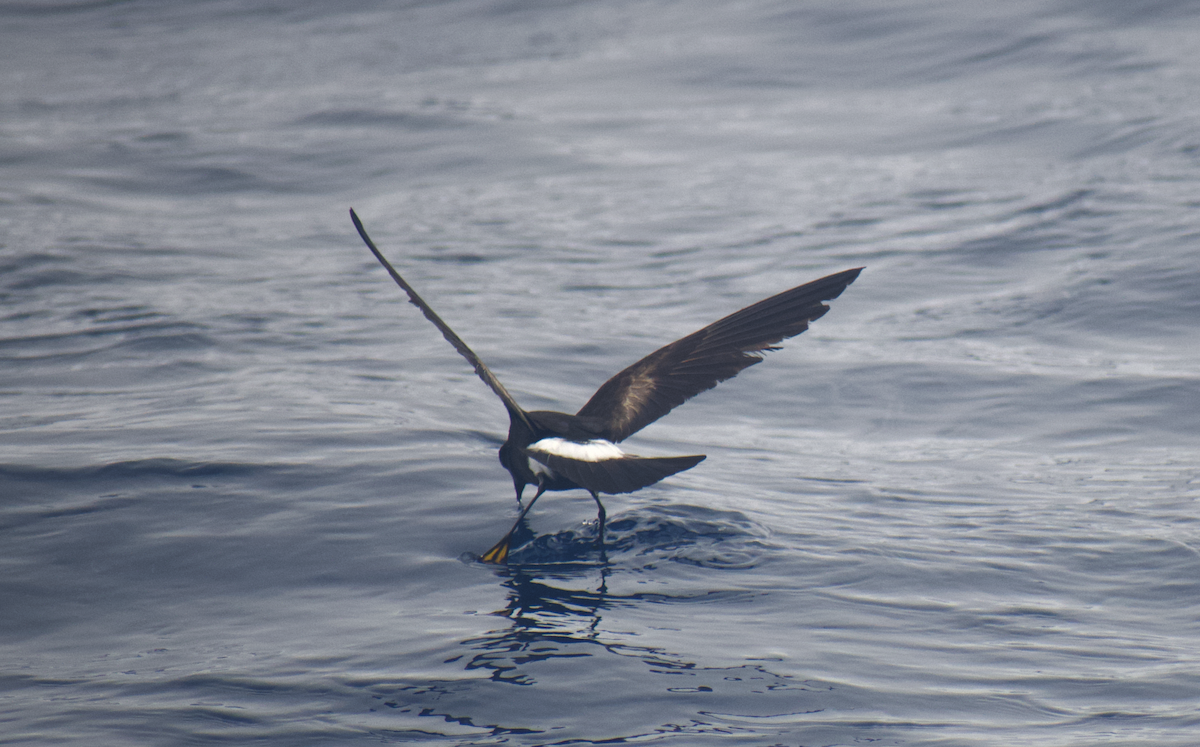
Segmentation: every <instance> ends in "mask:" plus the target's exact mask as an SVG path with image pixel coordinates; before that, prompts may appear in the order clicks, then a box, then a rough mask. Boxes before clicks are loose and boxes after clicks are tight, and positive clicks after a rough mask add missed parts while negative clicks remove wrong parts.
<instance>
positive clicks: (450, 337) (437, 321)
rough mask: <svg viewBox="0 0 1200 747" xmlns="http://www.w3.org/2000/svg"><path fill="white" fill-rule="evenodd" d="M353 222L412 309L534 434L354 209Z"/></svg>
mask: <svg viewBox="0 0 1200 747" xmlns="http://www.w3.org/2000/svg"><path fill="white" fill-rule="evenodd" d="M350 219H351V220H352V221H354V227H355V228H357V229H358V235H359V236H361V237H362V240H363V242H364V243H366V245H367V248H368V249H370V250H371V253H372V254H374V255H375V259H377V260H379V263H380V264H382V265H383V267H384V269H385V270H387V271H388V274H389V275H391V276H392V280H395V281H396V285H399V286H400V287H401V288H403V289H404V292H405V293H407V294H408V300H409V301H411V302H412V305H413V306H416V307H417V308H418V309H420V310H421V313H422V314H424V315H425V318H426V319H428V320H429V321H431V322H433V325H434V326H435V327H437V328H438V329H439V330H441V332H442V337H445V338H446V341H447V342H449V343H450V344H451V345H453V346H454V349H455V350H457V351H458V354H459V355H461V356H462V357H464V358H466V359H467V362H468V363H470V364H471V366H472V367H473V368H474V369H475V373H477V374H479V378H481V379H483V383H485V384H487V385H488V387H490V388H491V390H492V391H493V392H495V393H496V396H497V397H499V398H500V399H501V400H502V401H503V402H504V406H505V407H506V408H507V409H508V414H509V416H510V417H512V418H513V419H519V420H521V421H522V422H523V423H524V424H525V426H526V427H528V428H529V430H530V431H531V432H532V431H533V425H532V424H531V423H530V422H529V418H528V417H527V416H526V415H525V411H524V410H522V409H521V406H520V405H518V404H517V401H516V400H515V399H513V397H512V395H511V394H509V393H508V390H507V389H505V388H504V385H503V384H501V383H500V380H499V379H497V378H496V376H495V374H493V373H492V371H491V369H489V368H488V367H487V366H486V365H484V363H483V361H481V360H479V356H477V355H475V351H474V350H471V348H469V347H467V343H465V342H463V341H462V338H460V337H459V336H458V335H456V334H454V330H452V329H450V325H448V324H446V323H445V322H443V321H442V318H441V317H440V316H438V315H437V313H436V312H434V310H433V309H431V308H430V307H429V304H427V303H425V299H423V298H421V297H420V296H419V295H417V292H416V291H415V290H413V287H412V286H411V285H409V284H408V282H407V281H405V279H404V278H402V277H400V273H398V272H396V268H394V267H392V265H391V263H390V262H388V261H387V259H385V258H384V256H383V254H382V253H380V251H379V249H378V248H377V247H376V246H375V242H374V241H371V237H370V236H368V235H367V229H365V228H363V224H362V221H361V220H359V219H358V214H357V213H355V212H354V209H353V208H351V209H350Z"/></svg>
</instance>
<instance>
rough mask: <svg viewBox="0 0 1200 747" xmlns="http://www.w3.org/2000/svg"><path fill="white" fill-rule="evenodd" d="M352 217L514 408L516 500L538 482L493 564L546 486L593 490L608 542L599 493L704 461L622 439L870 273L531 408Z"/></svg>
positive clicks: (817, 288) (782, 303) (746, 315)
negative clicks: (642, 449) (564, 401)
mask: <svg viewBox="0 0 1200 747" xmlns="http://www.w3.org/2000/svg"><path fill="white" fill-rule="evenodd" d="M350 216H351V218H352V219H353V221H354V225H355V227H356V228H357V229H358V233H359V235H360V236H361V237H362V239H363V241H364V242H365V243H366V244H367V247H368V248H369V249H370V250H371V252H372V253H373V254H374V255H375V257H376V259H378V260H379V262H380V263H381V264H382V265H383V266H384V268H385V269H387V271H388V273H389V274H390V275H391V276H392V279H393V280H395V281H396V283H397V284H398V285H399V286H400V287H401V288H403V289H404V291H405V292H406V293H408V297H409V300H410V301H412V303H413V304H414V305H415V306H417V307H418V308H420V309H421V311H422V312H423V313H424V314H425V317H426V318H427V319H429V321H431V322H433V324H434V325H435V326H437V328H438V329H439V330H441V332H442V336H443V337H445V338H446V340H447V341H449V342H450V344H451V345H453V346H454V348H455V349H456V350H458V352H459V354H461V355H462V356H463V357H464V358H466V359H467V361H468V362H469V363H471V365H472V366H473V367H474V368H475V372H476V373H477V374H478V375H479V377H480V378H481V379H482V380H483V381H484V383H485V384H487V385H488V386H489V387H490V388H491V389H492V391H494V392H495V393H496V395H497V396H498V397H500V399H501V400H502V401H503V402H504V406H505V408H506V409H507V410H508V415H509V429H508V439H507V440H506V441H505V442H504V444H503V445H502V446H501V447H500V463H501V464H502V465H504V468H505V469H507V470H508V472H509V474H510V475H511V476H512V480H513V487H514V488H515V489H516V493H517V500H518V501H520V499H521V496H522V493H523V492H524V489H525V487H526V486H527V485H534V486H536V488H537V493H536V494H535V495H534V497H533V499H532V500H530V502H529V503H528V505H526V506H525V508H524V509H523V510H522V511H521V514H520V516H518V518H517V522H516V524H514V525H513V528H512V529H511V530H509V532H508V534H506V535H505V536H504V538H503V539H501V540H500V542H498V543H497V544H496V545H495V546H494V547H493V548H492V549H491V550H489V551H488V552H487V553H485V554H484V555H483V557H482V559H483V560H484V561H487V562H494V563H502V562H505V561H506V559H507V557H508V547H509V542H510V541H511V539H512V534H513V532H514V531H515V530H516V529H517V527H518V526H520V523H521V520H522V519H523V518H524V517H525V514H526V513H528V512H529V509H530V508H532V507H533V504H534V502H535V501H537V499H538V498H539V497H541V495H542V494H543V493H544V492H546V491H548V490H573V489H576V488H581V489H583V490H586V491H588V493H590V494H591V496H592V498H593V499H594V500H595V501H596V505H597V506H598V507H599V525H600V537H599V541H600V542H601V543H603V537H604V520H605V511H604V505H603V504H602V503H601V502H600V496H599V494H600V493H631V492H633V491H635V490H639V489H641V488H644V487H646V486H648V485H653V484H654V483H656V482H658V481H659V480H662V479H663V478H666V477H669V476H671V475H673V474H675V473H676V472H682V471H683V470H685V469H689V468H691V467H694V466H696V465H697V464H699V463H700V462H701V461H703V460H704V455H702V454H697V455H692V456H677V457H639V456H636V455H633V454H627V453H625V452H624V451H622V450H621V448H620V447H619V446H618V444H619V443H620V442H622V441H624V440H625V439H626V438H628V437H629V436H631V435H632V434H634V433H636V432H637V431H639V430H641V429H642V428H644V427H646V426H647V425H649V424H650V423H652V422H654V421H655V420H657V419H659V418H660V417H662V416H663V415H666V414H667V413H668V412H670V411H671V410H672V409H674V408H675V407H677V406H678V405H681V404H683V403H684V402H685V401H687V400H688V399H690V398H692V397H694V396H695V395H697V394H699V393H700V392H703V391H706V390H708V389H711V388H713V387H714V386H716V385H717V384H718V383H720V382H722V381H724V380H726V379H729V378H732V377H733V376H736V375H737V374H738V372H740V371H741V370H742V369H744V368H746V367H748V366H752V365H754V364H755V363H758V362H760V361H761V360H762V357H761V355H760V353H762V352H765V351H768V350H774V349H776V348H775V347H774V346H775V343H778V342H780V341H782V340H784V339H786V338H789V337H794V336H795V335H798V334H800V333H801V332H803V331H804V330H806V329H808V323H809V322H810V321H812V320H814V319H817V318H819V317H821V316H822V315H824V314H825V312H826V311H828V310H829V307H828V306H826V305H825V304H824V303H822V302H823V301H829V300H832V299H834V298H837V297H838V295H840V294H841V292H842V291H843V290H845V288H846V286H848V285H849V284H850V283H852V282H854V280H855V278H857V277H858V274H859V272H861V271H862V268H861V267H860V268H855V269H852V270H845V271H843V272H839V273H836V274H834V275H829V276H827V277H824V278H821V279H820V280H814V281H813V282H811V283H806V284H805V285H801V286H798V287H796V288H792V289H791V290H787V291H784V292H783V293H780V294H778V295H775V296H772V297H770V298H767V299H765V300H763V301H759V302H758V303H756V304H753V305H751V306H747V307H746V308H744V309H742V310H741V311H737V312H735V313H733V314H730V315H729V316H727V317H725V318H723V319H720V320H718V321H716V322H714V323H712V324H710V325H708V326H707V327H705V328H704V329H701V330H699V331H697V332H693V333H692V334H690V335H688V336H687V337H684V338H681V339H679V340H676V341H675V342H673V343H671V344H669V345H666V346H664V347H662V348H659V349H658V350H656V351H654V352H653V353H651V354H650V355H648V356H646V357H645V358H643V359H641V360H640V361H638V362H637V363H634V364H633V365H631V366H629V367H628V368H626V369H625V370H623V371H621V372H620V373H618V374H617V375H616V376H613V377H612V378H611V379H609V380H608V381H607V382H605V383H604V385H603V386H601V387H600V388H599V389H598V390H597V391H596V393H595V394H594V395H592V398H591V399H590V400H588V402H587V404H585V405H584V406H583V407H582V408H581V409H580V410H579V412H577V413H576V414H574V415H570V414H568V413H562V412H551V411H546V410H538V411H532V412H529V411H525V410H523V409H522V408H521V407H520V405H518V404H517V402H516V400H514V399H513V397H512V395H510V394H509V393H508V392H507V391H506V390H505V389H504V386H503V385H502V384H501V383H500V381H499V380H498V379H496V377H495V375H493V374H492V372H491V370H490V369H488V367H487V366H486V365H484V363H483V361H481V360H480V359H479V357H478V356H477V355H475V353H474V352H473V351H472V350H471V349H470V348H469V347H467V345H466V343H464V342H463V341H462V340H461V339H460V338H459V337H458V335H456V334H455V333H454V331H453V330H451V329H450V327H449V326H448V325H447V324H446V323H445V322H443V321H442V320H441V318H440V317H439V316H438V315H437V314H436V313H435V312H434V311H433V309H432V308H430V307H429V305H428V304H427V303H425V301H424V300H423V299H422V298H421V297H420V296H419V295H417V292H416V291H415V290H413V288H412V286H410V285H409V284H408V283H407V282H406V281H405V280H404V279H403V278H402V277H400V275H399V273H397V272H396V270H395V269H394V268H393V267H392V266H391V264H390V263H389V262H388V261H387V259H385V258H384V256H383V255H382V254H381V253H380V251H379V249H377V248H376V247H375V244H374V243H373V242H372V241H371V239H370V237H369V236H367V232H366V230H365V229H364V228H363V225H362V222H361V221H360V220H359V219H358V216H357V215H356V214H355V213H354V211H353V210H351V211H350Z"/></svg>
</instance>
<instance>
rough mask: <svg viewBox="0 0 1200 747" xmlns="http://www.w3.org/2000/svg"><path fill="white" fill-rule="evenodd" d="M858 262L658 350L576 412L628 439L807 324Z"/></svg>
mask: <svg viewBox="0 0 1200 747" xmlns="http://www.w3.org/2000/svg"><path fill="white" fill-rule="evenodd" d="M862 269H863V268H861V267H858V268H855V269H853V270H845V271H844V272H839V273H837V274H834V275H829V276H827V277H823V278H821V279H820V280H814V281H813V282H811V283H806V284H804V285H801V286H799V287H797V288H792V289H791V290H788V291H784V292H783V293H780V294H779V295H776V296H771V297H770V298H768V299H765V300H763V301H759V302H758V303H756V304H754V305H753V306H747V307H746V308H744V309H742V310H741V311H738V312H736V313H734V314H730V315H729V316H727V317H725V318H724V319H721V320H720V321H717V322H713V323H712V324H710V325H708V326H707V327H705V328H704V329H702V330H700V331H698V332H693V333H692V334H690V335H688V336H687V337H684V338H683V339H681V340H676V341H675V342H673V343H671V344H670V345H667V346H666V347H663V348H659V349H658V350H656V351H654V352H653V353H651V354H650V355H647V356H646V357H645V358H643V359H641V360H640V361H638V362H637V363H634V364H633V365H632V366H630V367H629V368H626V369H625V370H624V371H622V372H620V373H619V374H617V375H616V376H614V377H612V378H611V379H609V380H608V381H607V382H605V384H604V386H602V387H600V388H599V389H598V390H596V393H595V394H594V395H592V398H591V399H590V400H588V403H587V404H586V405H584V406H583V409H581V410H580V411H579V413H578V415H579V417H587V418H594V419H597V420H598V421H599V422H601V423H603V424H604V430H603V431H602V433H603V435H604V437H605V438H607V439H609V440H610V441H623V440H624V439H626V438H629V436H631V435H632V434H634V433H637V432H638V431H639V430H641V429H642V428H645V427H646V426H647V425H650V424H651V423H653V422H654V421H655V420H658V419H659V418H661V417H662V416H663V415H666V414H667V413H668V412H670V411H671V410H672V409H674V408H675V407H678V406H679V405H681V404H683V403H684V402H686V401H687V400H689V399H691V398H692V397H694V396H696V395H697V394H699V393H700V392H704V391H707V390H709V389H712V388H713V387H714V386H716V385H717V384H719V383H720V382H722V381H725V380H726V379H729V378H733V377H734V376H736V375H737V374H738V372H739V371H741V370H742V369H743V368H746V367H747V366H753V365H754V364H755V363H758V362H759V361H761V360H762V356H761V355H758V353H761V352H763V351H767V350H775V349H776V348H774V347H772V345H774V344H775V343H777V342H779V341H781V340H784V339H787V338H789V337H794V336H796V335H798V334H800V333H801V332H803V331H804V330H806V329H808V323H809V322H811V321H812V320H814V319H819V318H820V317H821V316H822V315H823V314H824V313H825V312H826V311H829V307H828V306H826V305H825V304H823V303H821V302H822V301H830V300H832V299H834V298H837V297H838V296H839V295H841V293H842V291H843V290H845V289H846V286H848V285H850V283H853V282H854V279H855V278H857V277H858V273H860V272H862Z"/></svg>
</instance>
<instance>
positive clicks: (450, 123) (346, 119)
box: [295, 109, 469, 132]
mask: <svg viewBox="0 0 1200 747" xmlns="http://www.w3.org/2000/svg"><path fill="white" fill-rule="evenodd" d="M295 124H296V125H297V126H300V127H311V126H318V127H339V128H340V127H384V128H395V129H402V130H409V131H412V132H422V131H435V132H441V131H443V130H445V129H447V128H457V127H465V126H467V125H468V124H469V122H467V121H465V120H462V119H457V118H454V117H450V116H447V115H444V114H429V113H424V112H406V111H396V112H389V111H381V110H377V109H336V110H328V111H323V112H315V113H313V114H309V115H306V116H304V117H301V118H300V119H298V120H296V123H295Z"/></svg>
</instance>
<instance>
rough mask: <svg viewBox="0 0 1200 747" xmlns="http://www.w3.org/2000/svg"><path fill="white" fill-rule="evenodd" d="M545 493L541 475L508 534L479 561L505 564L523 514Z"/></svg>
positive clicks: (544, 482) (544, 484) (544, 481)
mask: <svg viewBox="0 0 1200 747" xmlns="http://www.w3.org/2000/svg"><path fill="white" fill-rule="evenodd" d="M545 492H546V480H545V478H544V477H542V476H541V475H538V490H537V493H535V494H534V496H533V498H531V499H529V505H527V506H525V508H523V509H521V513H520V514H518V515H517V520H516V521H515V522H513V525H512V529H509V530H508V534H506V535H504V536H503V537H501V538H500V541H499V542H497V543H496V544H495V545H492V549H490V550H488V551H487V552H485V553H484V554H483V555H482V556H481V557H480V558H479V559H480V560H482V561H483V562H485V563H497V564H499V563H507V562H508V546H509V543H511V542H512V536H513V534H514V533H515V532H516V531H517V528H518V527H519V526H521V521H522V520H523V519H524V518H525V514H527V513H529V509H531V508H533V504H535V503H537V499H538V498H541V497H542V493H545Z"/></svg>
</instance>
